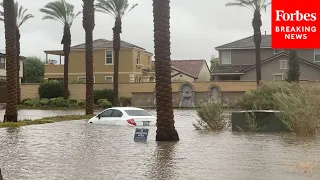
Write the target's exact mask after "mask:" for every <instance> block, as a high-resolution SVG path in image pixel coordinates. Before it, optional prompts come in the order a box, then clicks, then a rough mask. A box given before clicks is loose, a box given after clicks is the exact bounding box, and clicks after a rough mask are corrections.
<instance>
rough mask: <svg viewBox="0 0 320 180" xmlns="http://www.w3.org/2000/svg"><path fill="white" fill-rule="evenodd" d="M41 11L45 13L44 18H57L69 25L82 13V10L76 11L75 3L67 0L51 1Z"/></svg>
mask: <svg viewBox="0 0 320 180" xmlns="http://www.w3.org/2000/svg"><path fill="white" fill-rule="evenodd" d="M40 12H42V13H44V14H45V15H44V17H43V18H42V19H49V20H56V21H58V22H60V23H62V24H63V25H64V24H68V25H69V27H70V26H71V25H72V23H73V21H74V19H75V18H76V17H77V16H78V15H79V14H80V13H81V12H80V11H79V12H76V13H74V5H72V4H69V3H67V2H66V1H65V0H56V1H54V2H49V3H48V4H46V5H45V6H44V7H43V8H41V9H40Z"/></svg>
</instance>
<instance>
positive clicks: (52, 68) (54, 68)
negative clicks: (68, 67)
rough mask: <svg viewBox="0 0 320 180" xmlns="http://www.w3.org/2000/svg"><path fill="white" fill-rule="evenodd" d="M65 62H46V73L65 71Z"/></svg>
mask: <svg viewBox="0 0 320 180" xmlns="http://www.w3.org/2000/svg"><path fill="white" fill-rule="evenodd" d="M63 66H64V65H63V64H62V65H60V64H45V65H44V73H45V74H48V73H50V74H51V73H63V72H64V70H63Z"/></svg>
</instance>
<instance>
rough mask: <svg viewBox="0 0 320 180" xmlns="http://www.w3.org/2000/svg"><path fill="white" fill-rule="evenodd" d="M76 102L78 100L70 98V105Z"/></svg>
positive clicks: (75, 104)
mask: <svg viewBox="0 0 320 180" xmlns="http://www.w3.org/2000/svg"><path fill="white" fill-rule="evenodd" d="M77 104H78V100H76V99H70V105H71V106H77Z"/></svg>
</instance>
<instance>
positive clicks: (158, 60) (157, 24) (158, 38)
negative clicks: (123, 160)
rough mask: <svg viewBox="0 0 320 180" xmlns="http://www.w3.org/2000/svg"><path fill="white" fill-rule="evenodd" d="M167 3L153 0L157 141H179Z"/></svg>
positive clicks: (167, 0)
mask: <svg viewBox="0 0 320 180" xmlns="http://www.w3.org/2000/svg"><path fill="white" fill-rule="evenodd" d="M169 3H170V2H169V0H153V18H154V49H155V74H156V102H157V103H156V104H157V135H156V140H157V141H179V135H178V132H177V130H176V129H175V126H174V116H173V104H172V87H171V59H170V55H171V52H170V4H169Z"/></svg>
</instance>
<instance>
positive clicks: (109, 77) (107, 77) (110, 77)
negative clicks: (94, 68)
mask: <svg viewBox="0 0 320 180" xmlns="http://www.w3.org/2000/svg"><path fill="white" fill-rule="evenodd" d="M104 82H106V83H112V82H113V77H112V76H106V77H105V78H104Z"/></svg>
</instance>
